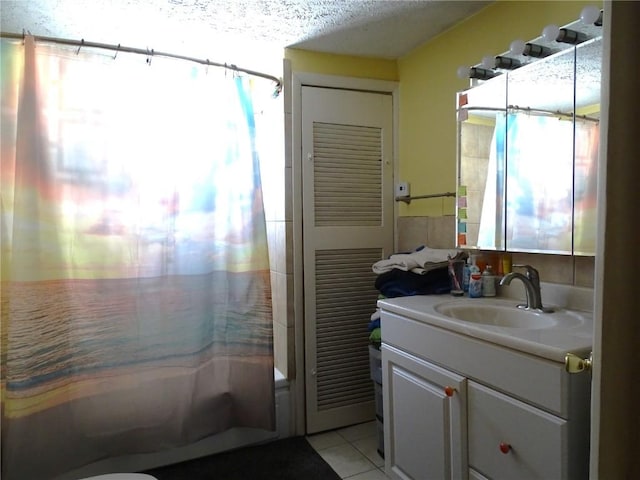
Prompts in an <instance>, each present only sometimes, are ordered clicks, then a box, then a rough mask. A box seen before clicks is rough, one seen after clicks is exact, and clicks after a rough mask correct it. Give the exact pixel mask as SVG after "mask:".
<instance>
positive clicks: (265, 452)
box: [142, 437, 340, 480]
mask: <svg viewBox="0 0 640 480" xmlns="http://www.w3.org/2000/svg"><path fill="white" fill-rule="evenodd" d="M142 473H147V474H149V475H153V476H154V477H156V478H157V479H158V480H340V476H339V475H338V474H337V473H335V472H334V471H333V470H332V469H331V467H330V466H329V464H327V462H325V461H324V460H323V459H322V457H321V456H320V455H318V453H317V452H316V451H315V450H314V449H313V447H312V446H311V445H309V442H307V440H306V439H305V438H304V437H290V438H285V439H282V440H276V441H274V442H270V443H266V444H262V445H256V446H250V447H244V448H240V449H238V450H232V451H230V452H222V453H218V454H215V455H210V456H208V457H202V458H197V459H195V460H189V461H187V462H182V463H177V464H175V465H167V466H165V467H160V468H154V469H153V470H147V471H145V472H142Z"/></svg>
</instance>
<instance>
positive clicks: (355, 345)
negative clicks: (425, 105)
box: [302, 87, 393, 433]
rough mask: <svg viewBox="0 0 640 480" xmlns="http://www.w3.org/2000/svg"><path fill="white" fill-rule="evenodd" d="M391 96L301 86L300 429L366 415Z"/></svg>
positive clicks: (389, 201) (388, 181) (386, 247)
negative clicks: (303, 422) (303, 424)
mask: <svg viewBox="0 0 640 480" xmlns="http://www.w3.org/2000/svg"><path fill="white" fill-rule="evenodd" d="M392 118H393V114H392V97H391V95H388V94H378V93H370V92H356V91H346V90H336V89H323V88H315V87H303V89H302V146H303V152H302V162H303V167H302V175H303V235H304V245H303V247H304V282H305V283H304V301H305V370H306V371H305V382H306V406H307V431H308V432H309V433H313V432H318V431H322V430H328V429H332V428H337V427H342V426H347V425H352V424H355V423H360V422H364V421H368V420H373V419H374V418H375V411H374V389H373V382H372V380H371V378H370V376H369V350H368V345H369V340H368V337H369V332H368V331H367V326H368V324H369V321H370V319H371V314H372V313H373V312H374V311H375V308H376V300H377V297H378V291H377V290H376V289H375V287H374V282H375V274H374V273H373V272H372V270H371V266H372V265H373V263H375V262H376V261H378V260H380V259H382V258H386V257H387V256H388V255H389V254H390V253H391V250H392V248H393V185H392V174H393V165H392V155H393V154H392V152H393V148H392V138H393V135H392V124H393V121H392Z"/></svg>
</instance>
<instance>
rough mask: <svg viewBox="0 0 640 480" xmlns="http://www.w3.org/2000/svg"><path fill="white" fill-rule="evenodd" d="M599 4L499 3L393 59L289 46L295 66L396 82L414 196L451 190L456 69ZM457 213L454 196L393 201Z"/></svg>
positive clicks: (409, 208)
mask: <svg viewBox="0 0 640 480" xmlns="http://www.w3.org/2000/svg"><path fill="white" fill-rule="evenodd" d="M593 3H595V4H600V3H601V2H598V1H596V2H589V1H588V0H585V2H584V3H583V2H578V1H510V0H507V1H497V2H495V3H493V4H491V5H489V6H488V7H487V8H485V9H483V10H482V11H480V12H479V13H478V14H476V15H474V16H473V17H471V18H469V19H467V20H465V21H464V22H462V23H460V24H458V25H456V26H455V27H453V28H451V29H450V30H448V31H447V32H445V33H443V34H441V35H440V36H438V37H437V38H435V39H433V40H431V41H429V42H427V43H425V44H424V45H422V46H420V47H418V48H416V49H415V50H413V51H412V52H410V53H409V54H407V55H406V56H404V57H403V58H401V59H399V60H398V61H397V62H396V61H394V60H387V59H375V58H363V57H351V56H342V55H331V54H323V53H316V52H310V51H305V50H298V49H287V50H286V51H285V58H287V59H289V60H290V61H291V68H292V70H293V71H296V72H310V73H320V74H326V75H340V76H351V77H359V78H374V79H381V80H394V81H399V83H400V107H399V113H400V125H399V142H400V145H399V155H400V157H399V166H398V174H399V178H398V180H402V181H407V182H409V183H410V184H411V194H412V195H428V194H433V193H441V192H449V191H451V192H453V191H455V185H456V178H455V177H456V118H455V98H456V92H457V91H459V90H464V89H465V88H468V86H469V82H468V80H461V79H459V78H458V77H457V76H456V71H457V69H458V67H459V66H461V65H467V66H469V65H475V64H478V63H480V61H481V59H482V57H483V56H485V55H498V54H501V53H504V52H506V51H507V50H508V49H509V44H510V43H511V42H512V41H513V40H515V39H517V38H520V39H522V40H524V41H529V40H532V39H534V38H536V37H538V36H540V35H541V32H542V29H543V28H544V27H545V26H546V25H549V24H551V23H555V24H557V25H559V26H562V25H566V24H567V23H570V22H573V21H575V20H577V19H578V18H579V17H580V11H581V10H582V8H583V7H584V6H585V5H588V4H593ZM454 213H455V209H454V200H453V199H452V198H444V199H441V198H438V199H426V200H416V201H413V202H411V204H410V205H406V204H404V203H400V204H399V215H400V216H441V215H453V214H454Z"/></svg>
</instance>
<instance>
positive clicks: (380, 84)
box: [284, 60, 400, 435]
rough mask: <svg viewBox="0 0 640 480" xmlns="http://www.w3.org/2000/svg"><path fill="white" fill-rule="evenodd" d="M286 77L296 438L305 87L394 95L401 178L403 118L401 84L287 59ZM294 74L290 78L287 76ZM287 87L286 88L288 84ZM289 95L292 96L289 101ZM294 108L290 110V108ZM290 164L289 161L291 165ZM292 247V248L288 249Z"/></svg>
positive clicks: (300, 403) (300, 422) (302, 426)
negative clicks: (296, 68) (308, 68)
mask: <svg viewBox="0 0 640 480" xmlns="http://www.w3.org/2000/svg"><path fill="white" fill-rule="evenodd" d="M284 71H285V78H291V86H290V88H289V89H287V88H285V90H284V91H285V102H284V103H285V116H290V118H289V119H285V125H286V127H285V145H286V146H287V148H288V146H291V150H290V151H289V152H287V155H290V157H289V158H290V159H291V162H290V165H291V190H290V191H291V200H288V201H287V203H288V205H291V207H292V210H291V218H292V221H293V243H292V245H291V251H292V263H293V292H287V295H288V296H290V298H291V297H292V298H293V315H294V320H293V321H294V350H295V359H294V362H295V372H296V373H295V378H294V379H293V380H292V381H291V394H292V395H293V398H292V400H293V412H292V419H293V422H294V425H295V427H294V431H295V434H296V435H304V434H305V433H306V431H305V430H306V412H305V404H306V399H305V384H304V382H305V375H304V372H305V352H304V345H305V342H304V281H303V263H304V261H303V243H302V241H303V237H302V221H303V218H302V201H301V199H302V87H303V86H310V87H326V88H337V89H344V90H362V91H368V92H376V93H388V94H391V96H392V103H393V106H392V108H393V113H392V115H393V151H392V162H393V178H394V183H395V179H396V178H398V175H397V174H398V158H399V157H398V152H399V141H398V124H399V123H398V119H399V111H398V107H399V102H400V99H399V94H400V92H399V87H400V85H399V83H398V82H395V81H387V80H375V79H368V78H353V77H343V76H334V75H324V74H318V73H306V72H293V71H291V65H290V62H289V61H288V60H285V68H284ZM288 72H290V73H291V74H290V75H287V73H288ZM285 87H286V85H285ZM287 92H289V93H290V97H289V98H287V96H286V94H287ZM289 106H290V108H291V109H290V110H289V109H288V108H289ZM287 163H288V162H287ZM397 213H398V205H397V203H395V204H394V208H393V219H394V224H395V221H396V219H397ZM393 235H394V241H393V243H394V248H395V247H396V246H397V244H398V241H397V240H398V233H397V229H396V228H395V227H394V232H393ZM287 248H289V246H287ZM289 302H290V299H289Z"/></svg>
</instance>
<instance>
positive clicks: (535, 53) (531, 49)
mask: <svg viewBox="0 0 640 480" xmlns="http://www.w3.org/2000/svg"><path fill="white" fill-rule="evenodd" d="M551 53H552V50H551V49H550V48H548V47H543V46H542V45H536V44H535V43H527V44H526V45H525V46H524V51H523V52H522V54H523V55H526V56H527V57H533V58H544V57H547V56H549V55H551Z"/></svg>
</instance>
